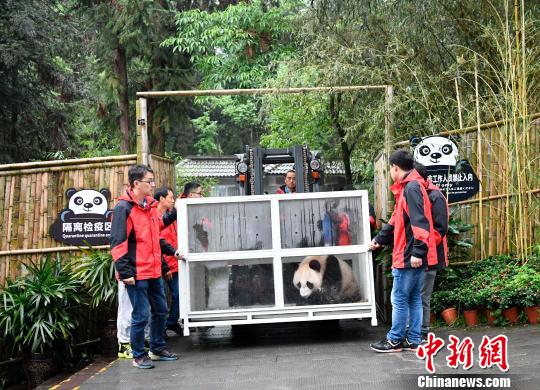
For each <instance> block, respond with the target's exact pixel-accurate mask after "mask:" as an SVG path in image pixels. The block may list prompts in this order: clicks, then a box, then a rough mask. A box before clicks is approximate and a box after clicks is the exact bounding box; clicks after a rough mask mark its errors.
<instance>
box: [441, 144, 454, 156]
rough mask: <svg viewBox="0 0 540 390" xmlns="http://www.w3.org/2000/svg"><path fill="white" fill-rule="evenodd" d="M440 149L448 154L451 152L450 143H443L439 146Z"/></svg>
mask: <svg viewBox="0 0 540 390" xmlns="http://www.w3.org/2000/svg"><path fill="white" fill-rule="evenodd" d="M441 151H442V152H443V153H444V154H450V153H452V145H450V144H447V145H444V146H443V147H442V148H441Z"/></svg>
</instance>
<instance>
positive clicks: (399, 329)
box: [386, 268, 426, 344]
mask: <svg viewBox="0 0 540 390" xmlns="http://www.w3.org/2000/svg"><path fill="white" fill-rule="evenodd" d="M425 273H426V271H425V269H424V268H405V269H392V276H393V277H394V282H393V284H392V295H391V298H390V299H391V301H392V328H391V329H390V331H389V332H388V334H387V335H386V338H387V339H388V340H390V341H392V342H400V341H403V340H404V338H405V328H406V327H407V319H408V318H409V319H410V323H409V325H410V327H409V333H408V336H407V337H408V339H409V342H411V343H412V344H420V342H421V341H422V336H421V328H422V288H423V286H424V278H425Z"/></svg>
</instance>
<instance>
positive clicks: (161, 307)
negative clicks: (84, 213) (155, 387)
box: [111, 165, 178, 368]
mask: <svg viewBox="0 0 540 390" xmlns="http://www.w3.org/2000/svg"><path fill="white" fill-rule="evenodd" d="M128 180H129V188H128V189H127V190H126V193H125V194H124V195H123V196H121V197H120V198H119V199H118V203H117V204H116V206H115V208H114V212H113V219H112V226H111V253H112V257H113V260H114V262H115V268H116V272H117V273H118V275H119V279H120V280H121V281H122V282H124V284H125V285H126V288H127V292H128V295H129V300H130V301H131V305H132V307H133V311H132V314H131V335H130V341H131V347H132V350H133V366H135V367H137V368H153V367H154V365H153V364H152V360H162V361H171V360H177V359H178V356H176V355H175V354H173V353H171V352H169V351H168V350H167V345H166V343H165V340H164V339H163V335H164V333H165V322H166V317H167V302H166V300H165V293H164V290H163V280H162V278H161V274H162V259H161V248H160V242H159V234H160V221H159V217H160V216H159V215H158V212H157V209H156V206H157V202H156V201H155V200H154V199H153V198H152V197H151V196H150V195H151V194H152V192H153V189H154V187H155V186H156V184H155V181H154V172H153V171H152V169H150V167H148V166H146V165H136V166H133V167H131V168H130V169H129V171H128ZM175 220H176V209H173V211H172V212H171V213H168V214H167V215H164V216H163V226H168V225H170V224H171V223H172V222H174V221H175ZM150 309H151V313H152V320H151V322H150V352H149V354H148V355H147V354H146V351H145V348H144V327H145V325H146V323H147V322H148V317H149V312H150Z"/></svg>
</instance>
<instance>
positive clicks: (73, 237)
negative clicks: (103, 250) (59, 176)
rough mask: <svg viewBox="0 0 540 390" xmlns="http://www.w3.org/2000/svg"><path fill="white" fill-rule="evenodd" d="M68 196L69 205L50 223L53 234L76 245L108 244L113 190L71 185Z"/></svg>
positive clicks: (66, 242) (62, 240) (55, 237)
mask: <svg viewBox="0 0 540 390" xmlns="http://www.w3.org/2000/svg"><path fill="white" fill-rule="evenodd" d="M66 197H67V199H68V205H67V208H66V209H64V210H62V211H61V212H60V214H59V215H58V219H57V220H56V221H54V223H53V224H52V225H51V230H50V232H51V236H52V237H53V238H54V239H55V240H57V241H60V242H63V243H64V244H70V245H77V246H84V245H106V244H108V243H109V236H110V234H111V216H112V210H109V207H108V204H109V199H110V198H111V193H110V191H109V190H108V189H106V188H102V189H101V190H99V191H95V190H84V189H83V190H76V189H75V188H70V189H68V190H67V191H66Z"/></svg>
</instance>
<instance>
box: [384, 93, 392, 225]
mask: <svg viewBox="0 0 540 390" xmlns="http://www.w3.org/2000/svg"><path fill="white" fill-rule="evenodd" d="M384 90H385V94H384V109H385V115H384V154H385V160H386V161H385V162H386V163H385V166H384V179H385V186H386V191H387V194H386V205H384V209H383V211H384V212H385V215H384V216H385V217H386V214H387V213H388V211H389V210H390V209H391V208H392V204H393V201H392V199H393V196H392V195H391V193H390V167H389V163H390V155H391V154H392V149H393V148H394V145H393V142H394V128H393V124H394V113H393V111H392V101H393V100H394V87H392V86H391V85H387V86H386V87H385V89H384Z"/></svg>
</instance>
